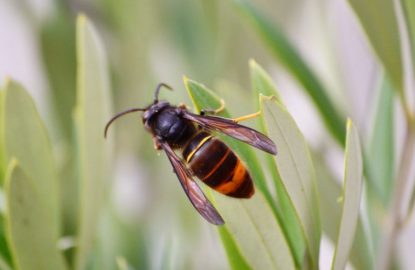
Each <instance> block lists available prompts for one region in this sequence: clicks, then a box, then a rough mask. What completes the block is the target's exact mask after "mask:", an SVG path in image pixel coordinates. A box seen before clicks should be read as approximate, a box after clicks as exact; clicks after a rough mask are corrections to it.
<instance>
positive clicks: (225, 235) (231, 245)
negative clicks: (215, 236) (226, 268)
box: [218, 226, 252, 270]
mask: <svg viewBox="0 0 415 270" xmlns="http://www.w3.org/2000/svg"><path fill="white" fill-rule="evenodd" d="M218 231H219V235H220V238H221V240H222V244H223V247H224V249H225V251H226V255H227V256H228V261H229V265H230V267H231V269H233V270H249V269H252V268H251V267H250V266H249V265H248V263H247V262H246V261H245V258H244V257H243V256H242V254H241V251H240V250H239V248H238V245H237V244H236V243H235V239H234V238H233V237H232V235H231V234H230V232H229V231H228V230H227V229H226V227H224V226H221V227H219V228H218Z"/></svg>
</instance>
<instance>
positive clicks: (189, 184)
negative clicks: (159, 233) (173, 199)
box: [160, 142, 225, 225]
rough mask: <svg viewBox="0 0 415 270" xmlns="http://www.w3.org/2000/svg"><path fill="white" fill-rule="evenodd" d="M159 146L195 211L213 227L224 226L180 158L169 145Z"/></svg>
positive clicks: (162, 143)
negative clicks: (164, 152) (213, 225)
mask: <svg viewBox="0 0 415 270" xmlns="http://www.w3.org/2000/svg"><path fill="white" fill-rule="evenodd" d="M160 145H161V147H162V148H163V149H164V151H166V154H167V157H168V158H169V160H170V162H171V164H172V165H173V169H174V172H175V173H176V175H177V177H178V178H179V181H180V184H181V185H182V187H183V189H184V191H185V193H186V195H187V197H188V198H189V200H190V202H191V203H192V204H193V206H194V207H195V208H196V210H197V211H198V212H199V213H200V214H201V215H202V216H203V217H204V218H205V219H206V220H207V221H209V222H210V223H212V224H215V225H222V224H224V223H225V222H224V221H223V219H222V217H221V216H220V214H219V213H218V211H217V210H216V209H215V207H213V205H212V204H211V203H210V202H209V200H208V199H207V198H206V196H205V194H203V192H202V190H201V189H200V187H199V186H198V185H197V183H196V182H195V181H193V179H192V176H191V174H190V172H189V171H188V170H187V168H186V167H185V166H184V164H183V162H182V161H181V160H180V158H179V157H177V155H176V153H174V151H173V150H172V149H171V147H170V145H168V144H167V143H166V142H160Z"/></svg>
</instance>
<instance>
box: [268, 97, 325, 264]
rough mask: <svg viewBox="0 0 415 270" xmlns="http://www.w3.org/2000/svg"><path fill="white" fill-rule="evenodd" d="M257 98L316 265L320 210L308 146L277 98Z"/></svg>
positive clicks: (281, 173) (277, 161)
mask: <svg viewBox="0 0 415 270" xmlns="http://www.w3.org/2000/svg"><path fill="white" fill-rule="evenodd" d="M260 100H261V106H262V109H263V117H264V119H265V124H266V129H267V131H268V132H267V134H268V135H269V138H271V140H273V141H274V142H275V143H276V145H278V155H277V156H276V157H274V161H275V162H276V165H277V168H278V171H279V174H280V176H281V180H282V183H283V184H284V187H285V189H286V190H287V192H288V194H289V197H290V199H291V201H292V204H293V205H294V208H295V210H296V213H297V216H298V219H299V220H300V222H301V227H302V230H303V234H304V237H305V239H306V245H307V247H308V252H309V255H310V259H311V268H312V269H318V258H319V247H320V236H321V228H320V213H319V206H318V196H317V190H316V179H315V172H314V168H313V164H312V162H311V158H310V153H309V150H308V148H307V145H306V142H305V139H304V137H303V135H302V134H301V132H300V130H299V129H298V127H297V125H296V123H295V121H294V119H293V118H292V117H291V115H290V114H289V113H288V112H287V111H286V110H285V108H283V107H282V106H281V105H280V104H279V103H278V102H277V101H276V98H275V97H271V98H267V97H264V96H261V98H260Z"/></svg>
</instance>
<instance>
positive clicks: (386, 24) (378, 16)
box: [349, 0, 403, 95]
mask: <svg viewBox="0 0 415 270" xmlns="http://www.w3.org/2000/svg"><path fill="white" fill-rule="evenodd" d="M349 3H350V5H351V6H352V8H353V9H354V11H355V12H356V15H357V17H358V19H359V20H360V23H361V25H362V26H363V29H364V30H365V32H366V35H367V36H368V39H369V41H370V44H371V45H372V46H373V49H374V50H375V53H376V54H377V56H378V57H379V59H380V61H381V62H382V64H383V66H384V68H385V70H386V72H387V73H388V74H389V76H390V78H391V80H392V82H393V84H394V86H395V87H396V89H397V90H398V91H400V94H401V95H403V67H402V55H401V43H400V37H399V27H398V23H397V17H396V11H395V7H394V2H393V1H390V0H349Z"/></svg>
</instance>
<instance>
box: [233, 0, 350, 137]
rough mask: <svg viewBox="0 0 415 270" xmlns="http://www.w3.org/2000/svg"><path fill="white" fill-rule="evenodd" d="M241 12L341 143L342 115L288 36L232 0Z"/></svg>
mask: <svg viewBox="0 0 415 270" xmlns="http://www.w3.org/2000/svg"><path fill="white" fill-rule="evenodd" d="M235 2H236V4H237V6H238V7H239V8H240V10H241V11H242V13H243V14H244V15H246V17H247V18H248V19H249V23H250V24H251V26H252V27H253V28H254V29H255V30H257V32H258V34H259V35H260V36H261V38H262V39H263V41H264V43H265V44H266V45H268V47H269V49H270V50H271V53H272V54H273V56H274V57H275V58H276V59H277V60H278V61H279V62H280V64H282V65H283V66H284V67H285V68H286V69H287V70H288V71H289V72H290V73H291V75H292V76H293V77H294V78H295V79H297V80H298V82H299V83H300V84H301V85H302V86H303V88H304V90H305V91H306V93H307V94H308V95H309V96H310V97H311V99H312V100H313V102H314V103H315V105H316V107H317V109H318V111H319V112H320V115H321V117H322V119H323V121H324V123H325V125H326V127H327V128H328V130H329V131H330V132H331V133H332V135H333V136H334V138H335V139H336V140H337V142H338V143H339V144H341V145H343V144H344V138H345V134H346V133H345V128H344V126H343V124H342V123H344V117H343V116H342V115H341V114H340V112H339V111H338V110H337V109H336V107H335V106H334V104H333V102H332V101H331V100H330V98H329V96H328V95H327V89H325V88H324V86H323V84H322V83H321V82H320V81H319V79H318V78H317V76H316V75H315V74H314V72H313V70H312V69H311V68H310V67H309V66H308V65H307V63H306V62H305V60H304V59H303V58H302V57H301V56H300V54H299V53H298V52H297V50H296V49H295V47H294V46H293V45H292V44H291V42H290V41H289V40H288V38H287V37H286V36H285V35H284V34H283V32H282V31H280V30H279V29H278V28H277V27H276V26H274V25H273V24H272V23H271V22H270V20H269V19H268V18H267V17H265V16H264V15H263V14H262V13H261V12H260V11H259V10H257V9H256V8H255V7H254V6H253V5H252V4H251V3H250V2H248V1H246V0H235Z"/></svg>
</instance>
